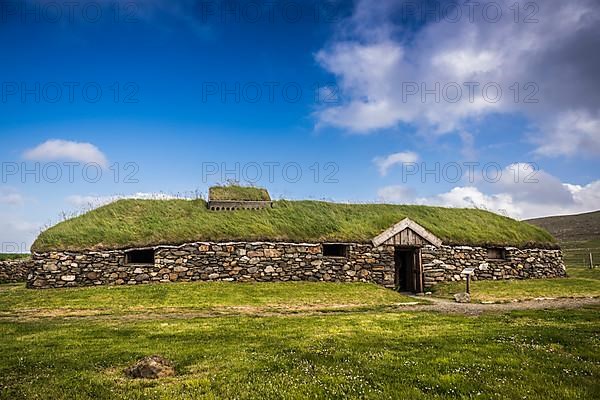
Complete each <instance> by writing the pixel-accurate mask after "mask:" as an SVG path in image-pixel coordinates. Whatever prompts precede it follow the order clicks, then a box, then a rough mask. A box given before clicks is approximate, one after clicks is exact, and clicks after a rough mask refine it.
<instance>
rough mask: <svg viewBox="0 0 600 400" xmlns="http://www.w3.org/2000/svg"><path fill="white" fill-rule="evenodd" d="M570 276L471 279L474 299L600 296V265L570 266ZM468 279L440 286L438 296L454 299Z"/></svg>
mask: <svg viewBox="0 0 600 400" xmlns="http://www.w3.org/2000/svg"><path fill="white" fill-rule="evenodd" d="M567 274H568V275H569V276H568V278H558V279H528V280H522V281H518V280H509V281H478V282H471V299H472V300H473V301H476V302H481V301H511V300H527V299H533V298H539V297H553V298H558V297H600V268H596V269H593V270H590V269H588V268H584V267H571V268H567ZM464 291H465V283H464V282H453V283H446V284H442V285H438V286H437V287H436V288H435V289H434V295H435V296H438V297H447V298H451V297H452V295H453V294H454V293H458V292H464Z"/></svg>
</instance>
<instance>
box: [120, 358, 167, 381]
mask: <svg viewBox="0 0 600 400" xmlns="http://www.w3.org/2000/svg"><path fill="white" fill-rule="evenodd" d="M125 374H126V375H127V376H128V377H130V378H135V379H139V378H144V379H159V378H166V377H168V376H174V375H175V368H173V363H172V362H171V361H169V360H167V359H166V358H163V357H161V356H149V357H144V358H142V359H141V360H139V361H138V362H136V363H135V364H134V365H132V366H131V367H129V368H127V369H126V370H125Z"/></svg>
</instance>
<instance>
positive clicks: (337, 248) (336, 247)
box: [323, 243, 348, 257]
mask: <svg viewBox="0 0 600 400" xmlns="http://www.w3.org/2000/svg"><path fill="white" fill-rule="evenodd" d="M323 255H324V256H325V257H348V245H347V244H339V243H324V244H323Z"/></svg>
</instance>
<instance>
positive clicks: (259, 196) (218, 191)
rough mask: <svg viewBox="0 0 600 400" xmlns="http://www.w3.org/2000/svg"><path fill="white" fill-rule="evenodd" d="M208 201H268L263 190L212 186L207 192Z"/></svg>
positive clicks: (234, 186)
mask: <svg viewBox="0 0 600 400" xmlns="http://www.w3.org/2000/svg"><path fill="white" fill-rule="evenodd" d="M208 197H209V200H237V201H243V200H247V201H270V200H271V196H269V192H267V190H266V189H263V188H256V187H250V186H237V185H228V186H213V187H211V188H210V189H209V190H208Z"/></svg>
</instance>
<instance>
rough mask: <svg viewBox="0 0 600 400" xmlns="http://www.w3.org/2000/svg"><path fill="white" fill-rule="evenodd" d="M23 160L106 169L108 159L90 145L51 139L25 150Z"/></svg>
mask: <svg viewBox="0 0 600 400" xmlns="http://www.w3.org/2000/svg"><path fill="white" fill-rule="evenodd" d="M23 156H24V158H25V159H27V160H31V161H59V160H68V161H79V162H83V163H96V164H98V165H100V166H101V167H102V168H106V167H108V159H107V158H106V156H105V155H104V153H102V152H101V151H100V149H98V148H97V147H96V146H94V145H93V144H91V143H83V142H72V141H69V140H60V139H52V140H47V141H45V142H44V143H41V144H40V145H38V146H36V147H34V148H33V149H29V150H27V151H26V152H25V153H24V154H23Z"/></svg>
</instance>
